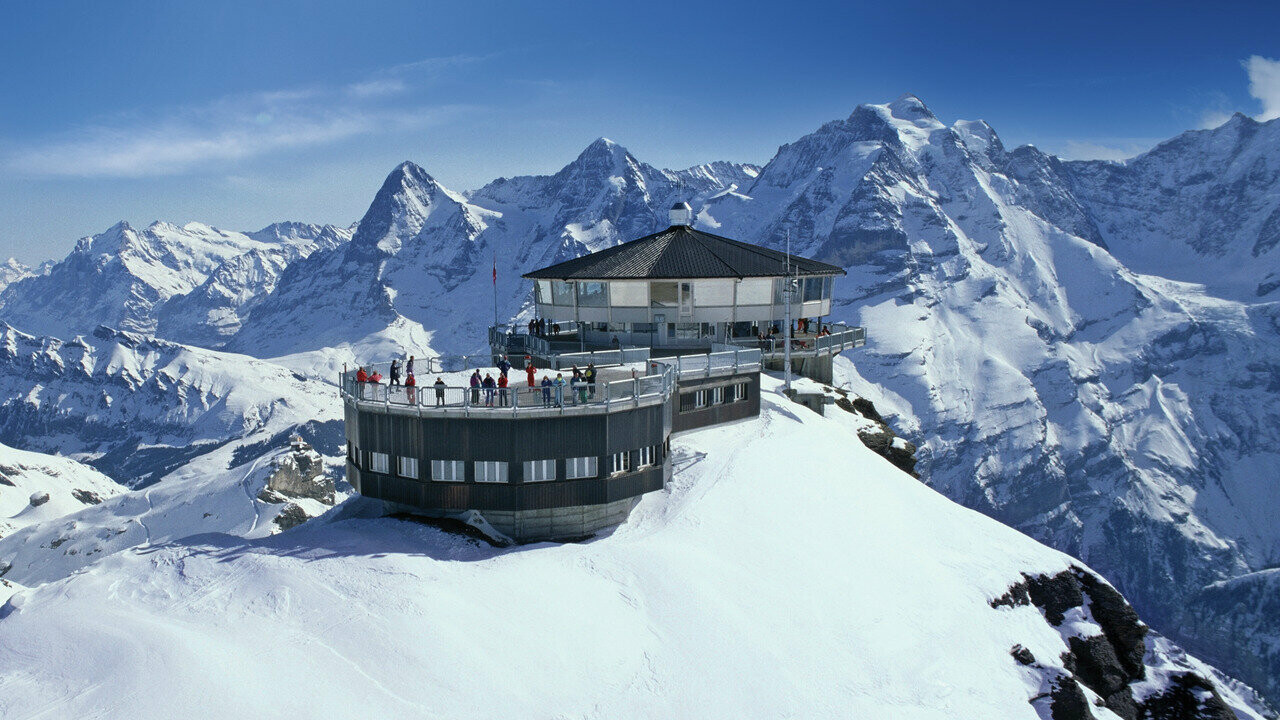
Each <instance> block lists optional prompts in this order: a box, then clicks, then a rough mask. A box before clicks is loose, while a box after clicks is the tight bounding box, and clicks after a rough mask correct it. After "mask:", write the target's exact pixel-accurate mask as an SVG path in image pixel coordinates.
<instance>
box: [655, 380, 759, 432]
mask: <svg viewBox="0 0 1280 720" xmlns="http://www.w3.org/2000/svg"><path fill="white" fill-rule="evenodd" d="M743 381H746V382H747V399H746V400H741V401H738V402H731V403H720V404H716V405H711V406H709V407H705V408H698V409H695V410H689V411H686V412H681V411H680V406H681V403H680V395H682V394H684V393H687V392H696V391H698V390H706V389H709V388H714V387H727V386H729V385H733V384H736V383H740V382H743ZM677 390H678V392H677V395H676V397H674V398H672V401H671V429H672V432H683V431H685V430H696V429H698V428H704V427H709V426H711V425H719V424H720V423H726V422H733V421H735V420H745V419H747V418H753V417H758V416H759V415H760V373H759V372H754V373H744V374H740V375H730V376H727V377H718V378H706V379H695V380H683V379H682V380H681V381H680V383H679V385H678V388H677Z"/></svg>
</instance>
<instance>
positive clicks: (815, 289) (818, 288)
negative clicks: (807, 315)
mask: <svg viewBox="0 0 1280 720" xmlns="http://www.w3.org/2000/svg"><path fill="white" fill-rule="evenodd" d="M822 281H823V278H820V277H811V278H805V279H804V301H805V302H813V301H814V300H821V299H822Z"/></svg>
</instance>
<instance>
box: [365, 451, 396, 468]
mask: <svg viewBox="0 0 1280 720" xmlns="http://www.w3.org/2000/svg"><path fill="white" fill-rule="evenodd" d="M369 469H370V470H372V471H374V472H376V473H387V472H390V471H391V456H390V455H388V454H386V453H380V452H371V453H369Z"/></svg>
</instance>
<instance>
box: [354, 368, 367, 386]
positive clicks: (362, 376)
mask: <svg viewBox="0 0 1280 720" xmlns="http://www.w3.org/2000/svg"><path fill="white" fill-rule="evenodd" d="M356 382H358V383H363V382H369V373H367V372H365V371H364V368H360V369H359V370H357V371H356Z"/></svg>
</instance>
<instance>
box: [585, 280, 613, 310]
mask: <svg viewBox="0 0 1280 720" xmlns="http://www.w3.org/2000/svg"><path fill="white" fill-rule="evenodd" d="M606 288H607V284H606V283H602V282H596V281H594V280H592V281H589V282H580V283H578V307H608V306H609V293H608V292H607V290H606Z"/></svg>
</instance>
